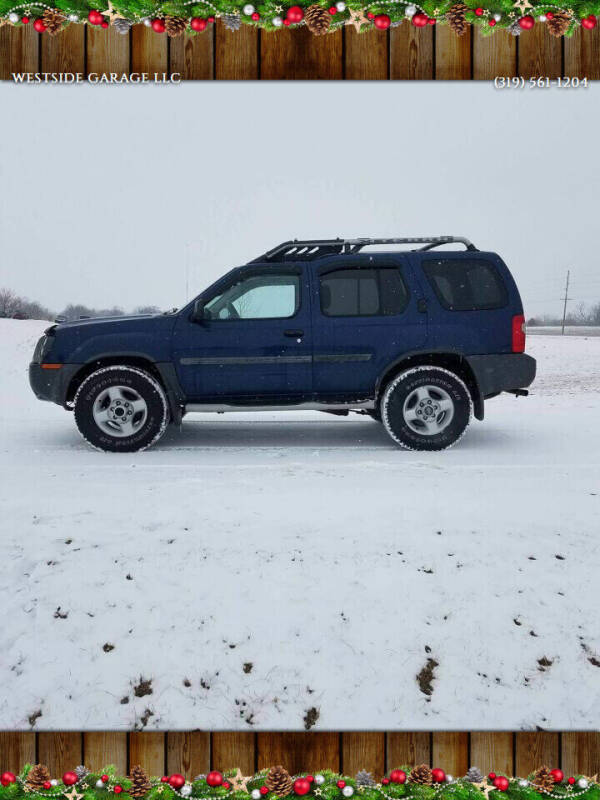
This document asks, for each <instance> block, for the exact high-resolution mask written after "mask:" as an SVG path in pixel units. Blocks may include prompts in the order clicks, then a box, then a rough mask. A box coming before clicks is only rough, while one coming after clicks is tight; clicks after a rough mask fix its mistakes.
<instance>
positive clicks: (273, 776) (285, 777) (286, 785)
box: [265, 766, 294, 797]
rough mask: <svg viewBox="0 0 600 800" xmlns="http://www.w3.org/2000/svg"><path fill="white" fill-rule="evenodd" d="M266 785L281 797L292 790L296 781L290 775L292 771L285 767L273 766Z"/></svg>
mask: <svg viewBox="0 0 600 800" xmlns="http://www.w3.org/2000/svg"><path fill="white" fill-rule="evenodd" d="M265 786H266V787H267V789H268V790H269V791H270V792H274V793H275V794H277V795H279V797H287V796H288V794H290V793H291V791H292V788H293V786H294V782H293V781H292V778H291V777H290V773H289V772H288V771H287V770H285V769H284V768H283V767H281V766H279V767H271V769H270V770H269V774H268V775H267V779H266V781H265Z"/></svg>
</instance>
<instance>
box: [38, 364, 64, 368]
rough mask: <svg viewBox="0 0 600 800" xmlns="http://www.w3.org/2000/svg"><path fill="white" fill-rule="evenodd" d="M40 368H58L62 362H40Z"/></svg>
mask: <svg viewBox="0 0 600 800" xmlns="http://www.w3.org/2000/svg"><path fill="white" fill-rule="evenodd" d="M40 366H41V368H42V369H60V368H61V367H62V364H40Z"/></svg>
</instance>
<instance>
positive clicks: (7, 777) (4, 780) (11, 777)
mask: <svg viewBox="0 0 600 800" xmlns="http://www.w3.org/2000/svg"><path fill="white" fill-rule="evenodd" d="M16 780H17V776H16V775H15V774H14V773H12V772H3V773H2V776H1V777H0V783H1V784H2V786H8V785H9V783H14V782H15V781H16Z"/></svg>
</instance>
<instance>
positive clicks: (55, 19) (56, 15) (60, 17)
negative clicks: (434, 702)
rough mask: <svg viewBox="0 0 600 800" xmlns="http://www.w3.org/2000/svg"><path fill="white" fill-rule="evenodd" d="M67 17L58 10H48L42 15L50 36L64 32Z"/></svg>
mask: <svg viewBox="0 0 600 800" xmlns="http://www.w3.org/2000/svg"><path fill="white" fill-rule="evenodd" d="M64 21H65V15H64V14H63V13H62V11H59V10H58V8H47V9H46V10H45V11H44V13H43V15H42V22H43V23H44V25H45V26H46V31H47V32H48V33H49V34H50V36H56V34H57V33H59V32H60V31H61V30H62V26H63V22H64Z"/></svg>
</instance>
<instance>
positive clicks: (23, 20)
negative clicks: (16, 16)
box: [21, 17, 29, 25]
mask: <svg viewBox="0 0 600 800" xmlns="http://www.w3.org/2000/svg"><path fill="white" fill-rule="evenodd" d="M21 22H22V23H23V25H28V24H29V17H21Z"/></svg>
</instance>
